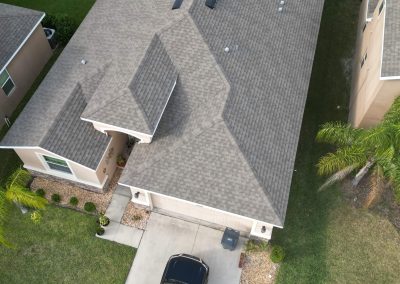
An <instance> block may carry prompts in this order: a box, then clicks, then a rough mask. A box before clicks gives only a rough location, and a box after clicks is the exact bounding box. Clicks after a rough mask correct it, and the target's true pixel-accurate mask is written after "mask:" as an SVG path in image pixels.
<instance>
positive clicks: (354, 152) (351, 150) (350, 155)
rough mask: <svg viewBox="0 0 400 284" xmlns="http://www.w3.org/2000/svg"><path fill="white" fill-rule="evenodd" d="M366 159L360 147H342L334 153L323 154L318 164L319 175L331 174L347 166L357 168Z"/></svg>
mask: <svg viewBox="0 0 400 284" xmlns="http://www.w3.org/2000/svg"><path fill="white" fill-rule="evenodd" d="M367 161H368V157H367V156H366V155H365V153H364V151H363V149H362V148H359V147H356V146H350V147H344V148H340V149H338V150H337V151H336V152H334V153H328V154H326V155H325V156H323V157H322V158H321V159H320V160H319V162H318V164H317V167H318V174H319V175H331V174H334V173H336V172H338V171H341V170H343V169H345V168H347V167H349V166H355V169H356V168H359V167H361V166H363V165H364V164H365V163H366V162H367Z"/></svg>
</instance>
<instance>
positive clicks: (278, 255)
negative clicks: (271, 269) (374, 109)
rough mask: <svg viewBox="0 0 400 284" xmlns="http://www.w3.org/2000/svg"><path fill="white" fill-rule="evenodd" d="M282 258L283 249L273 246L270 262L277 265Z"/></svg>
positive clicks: (283, 256) (283, 254) (283, 255)
mask: <svg viewBox="0 0 400 284" xmlns="http://www.w3.org/2000/svg"><path fill="white" fill-rule="evenodd" d="M284 258H285V251H284V250H283V248H282V247H281V246H277V245H275V246H273V247H272V251H271V255H270V259H271V261H272V262H274V263H279V262H282V261H283V259H284Z"/></svg>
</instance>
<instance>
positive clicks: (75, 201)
mask: <svg viewBox="0 0 400 284" xmlns="http://www.w3.org/2000/svg"><path fill="white" fill-rule="evenodd" d="M78 203H79V200H78V198H77V197H76V196H72V197H71V198H70V199H69V204H71V205H73V206H76V205H78Z"/></svg>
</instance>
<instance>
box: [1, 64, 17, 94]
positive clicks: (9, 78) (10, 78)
mask: <svg viewBox="0 0 400 284" xmlns="http://www.w3.org/2000/svg"><path fill="white" fill-rule="evenodd" d="M3 72H6V73H7V75H8V79H7V80H5V81H4V84H3V85H1V86H0V88H1V89H2V90H3V87H4V85H5V84H6V83H7V81H8V80H11V82H12V83H13V85H14V87H13V88H12V89H11V91H10V92H9V93H8V94H6V92H5V91H4V90H3V92H4V94H5V95H6V96H7V97H9V96H11V95H12V93H14V91H15V89H16V87H17V86H16V85H15V82H14V80H13V78H12V77H11V75H10V73H8V70H7V68H6V69H4V70H3V71H2V72H1V73H3ZM1 73H0V74H1Z"/></svg>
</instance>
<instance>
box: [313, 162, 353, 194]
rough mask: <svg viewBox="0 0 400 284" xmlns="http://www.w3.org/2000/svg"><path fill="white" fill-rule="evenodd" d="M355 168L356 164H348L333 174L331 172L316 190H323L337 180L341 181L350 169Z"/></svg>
mask: <svg viewBox="0 0 400 284" xmlns="http://www.w3.org/2000/svg"><path fill="white" fill-rule="evenodd" d="M356 168H357V165H350V166H348V167H346V168H344V169H342V170H340V171H338V172H336V173H335V174H333V175H332V176H331V177H330V178H328V179H327V180H326V181H325V182H324V184H322V185H321V186H320V187H319V188H318V191H321V190H324V189H326V188H328V187H329V186H331V185H332V184H334V183H337V182H339V181H342V180H343V179H344V178H345V177H347V176H348V175H349V174H350V173H351V172H352V171H354V170H355V169H356Z"/></svg>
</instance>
